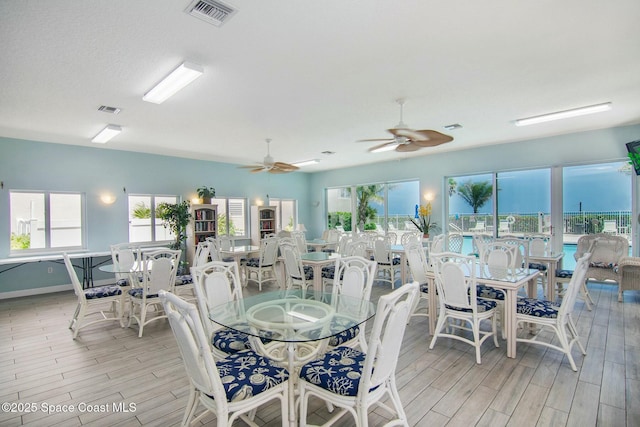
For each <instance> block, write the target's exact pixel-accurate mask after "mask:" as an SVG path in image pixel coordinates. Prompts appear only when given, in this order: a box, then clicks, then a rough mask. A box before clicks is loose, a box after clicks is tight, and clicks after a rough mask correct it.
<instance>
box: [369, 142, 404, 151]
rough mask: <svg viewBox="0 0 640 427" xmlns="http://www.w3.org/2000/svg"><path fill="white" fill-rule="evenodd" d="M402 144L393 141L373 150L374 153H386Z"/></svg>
mask: <svg viewBox="0 0 640 427" xmlns="http://www.w3.org/2000/svg"><path fill="white" fill-rule="evenodd" d="M398 145H400V144H399V143H397V142H396V143H391V144H388V145H383V146H380V147H378V148H376V149H375V150H371V152H372V153H384V152H385V151H391V150H395V149H396V147H397V146H398Z"/></svg>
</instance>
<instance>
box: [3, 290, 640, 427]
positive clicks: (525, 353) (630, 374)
mask: <svg viewBox="0 0 640 427" xmlns="http://www.w3.org/2000/svg"><path fill="white" fill-rule="evenodd" d="M247 289H248V290H247V292H255V291H254V290H253V288H252V286H251V285H250V287H249V288H247ZM589 289H590V292H591V295H592V296H593V298H594V299H595V300H596V306H595V308H594V310H593V311H587V310H586V308H585V307H584V304H583V302H582V301H580V300H579V301H578V302H577V306H576V312H575V313H574V318H575V319H576V321H577V324H578V329H579V332H580V334H581V337H582V342H583V344H584V345H585V347H586V349H587V356H586V357H584V358H583V357H582V356H581V355H580V352H579V350H578V349H574V352H573V354H574V357H575V359H576V363H577V365H578V368H579V371H578V372H577V373H576V372H573V371H572V370H571V368H570V366H569V363H568V361H567V359H566V358H565V357H563V356H562V355H561V354H560V353H558V352H556V351H553V350H549V349H546V348H544V347H540V346H531V345H525V344H519V345H518V357H517V358H516V359H508V358H507V357H506V356H505V354H506V349H505V345H504V344H503V345H502V346H501V347H500V348H495V347H493V343H492V342H491V340H489V341H487V342H485V343H484V345H483V349H482V364H481V365H476V363H475V357H474V355H473V351H472V348H471V346H468V345H465V344H463V343H460V342H453V341H452V340H447V339H440V340H439V341H438V342H437V344H436V347H435V348H434V350H431V351H430V350H428V344H429V339H430V337H429V336H428V334H427V333H426V328H427V326H426V319H425V318H414V319H413V320H412V321H411V324H410V325H409V326H408V327H407V332H406V335H405V338H404V348H403V349H402V352H401V357H400V361H399V364H398V369H397V380H398V387H399V390H400V396H401V399H402V402H403V405H404V408H405V410H406V412H407V415H408V418H409V423H410V425H412V426H429V427H436V426H445V425H446V426H465V427H466V426H472V425H478V426H492V427H496V426H512V425H513V426H580V427H587V426H607V427H610V426H628V427H632V426H640V293H637V292H627V293H626V294H625V301H624V303H618V302H617V294H616V290H615V288H614V287H613V286H609V285H601V284H597V283H595V284H594V283H591V284H590V285H589ZM387 292H389V286H388V285H386V286H383V285H376V286H375V287H374V293H373V295H374V298H377V297H379V296H380V295H381V294H384V293H387ZM75 303H76V299H75V296H74V295H73V293H72V292H63V293H57V294H48V295H41V296H33V297H25V298H17V299H11V300H0V401H1V402H10V403H16V405H14V406H18V405H20V407H19V408H18V409H21V411H19V412H7V411H4V410H3V411H2V412H0V426H19V425H28V426H40V425H41V426H53V425H61V426H76V425H77V426H79V425H82V426H85V425H86V426H141V425H142V426H173V425H179V423H180V420H181V418H182V416H183V412H184V407H185V405H186V401H187V393H188V390H187V379H186V373H185V371H184V368H183V365H182V360H181V358H180V354H179V351H178V348H177V346H176V342H175V340H174V337H173V334H172V332H171V329H170V327H169V324H168V322H167V321H166V320H160V321H158V322H156V323H155V324H151V325H149V326H147V327H145V330H144V336H143V337H142V338H138V337H137V328H136V327H133V328H131V329H128V328H124V329H123V328H120V327H119V326H118V324H117V323H116V322H113V324H110V323H104V324H102V325H95V326H92V327H89V328H88V329H85V330H83V331H81V332H80V335H79V337H78V339H77V340H75V341H74V340H73V339H72V338H71V332H70V331H69V330H68V329H67V327H68V322H69V319H70V318H71V316H72V314H73V311H74V309H75ZM520 333H525V331H521V332H520ZM70 404H71V405H74V408H75V409H76V410H75V412H61V411H60V409H61V408H55V407H54V408H53V409H54V411H53V413H51V414H47V413H45V412H44V411H43V409H44V407H45V406H46V405H70ZM129 404H135V410H133V409H134V408H132V407H131V408H130V407H129V406H128V405H129ZM82 405H86V408H85V407H83V406H82ZM114 405H116V407H114ZM118 405H122V406H120V407H118ZM25 406H31V409H35V411H31V412H26V411H25V409H27V408H25ZM123 406H124V407H126V408H128V409H131V411H129V412H124V411H121V410H120V411H119V410H118V409H121V408H122V407H123ZM311 406H312V409H313V411H314V412H313V414H312V415H311V416H310V419H309V421H310V422H312V423H316V424H319V423H320V422H322V420H323V419H325V418H326V417H327V415H328V414H327V411H326V409H325V406H324V405H323V404H321V402H312V405H311ZM3 409H4V407H3ZM80 409H83V411H82V412H79V410H80ZM87 409H93V411H89V410H87ZM256 418H257V420H256V421H257V422H258V424H261V425H262V424H264V425H267V426H278V425H280V423H281V421H280V413H279V407H278V406H277V405H271V406H267V407H264V408H261V409H260V410H259V411H258V413H257V417H256ZM205 421H206V423H204V425H212V426H213V425H215V418H214V417H213V416H209V417H208V418H207V419H206V420H205ZM369 421H370V425H371V426H380V425H383V424H384V423H385V422H386V421H387V420H386V419H385V418H384V413H383V412H381V411H380V409H376V410H374V411H372V412H370V414H369ZM235 425H238V426H242V425H244V423H243V422H242V421H238V422H237V423H236V424H235ZM339 425H341V426H345V427H346V426H352V425H354V422H353V420H351V419H349V418H348V417H344V418H343V419H342V420H341V423H339Z"/></svg>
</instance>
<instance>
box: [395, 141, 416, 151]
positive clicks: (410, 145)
mask: <svg viewBox="0 0 640 427" xmlns="http://www.w3.org/2000/svg"><path fill="white" fill-rule="evenodd" d="M421 148H422V147H420V146H419V145H416V144H414V143H413V142H410V143H408V144H400V145H398V146H397V147H396V151H398V152H400V153H407V152H409V151H418V150H419V149H421Z"/></svg>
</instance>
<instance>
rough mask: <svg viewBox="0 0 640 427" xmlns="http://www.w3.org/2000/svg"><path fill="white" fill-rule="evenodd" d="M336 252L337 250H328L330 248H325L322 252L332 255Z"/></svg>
mask: <svg viewBox="0 0 640 427" xmlns="http://www.w3.org/2000/svg"><path fill="white" fill-rule="evenodd" d="M335 251H336V250H335V249H328V248H325V249H323V250H322V252H326V253H328V254H332V253H334V252H335Z"/></svg>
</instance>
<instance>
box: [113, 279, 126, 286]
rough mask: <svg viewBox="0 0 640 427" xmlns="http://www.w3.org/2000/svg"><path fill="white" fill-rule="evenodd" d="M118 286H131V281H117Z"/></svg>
mask: <svg viewBox="0 0 640 427" xmlns="http://www.w3.org/2000/svg"><path fill="white" fill-rule="evenodd" d="M116 285H118V286H129V280H127V279H118V281H116Z"/></svg>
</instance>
